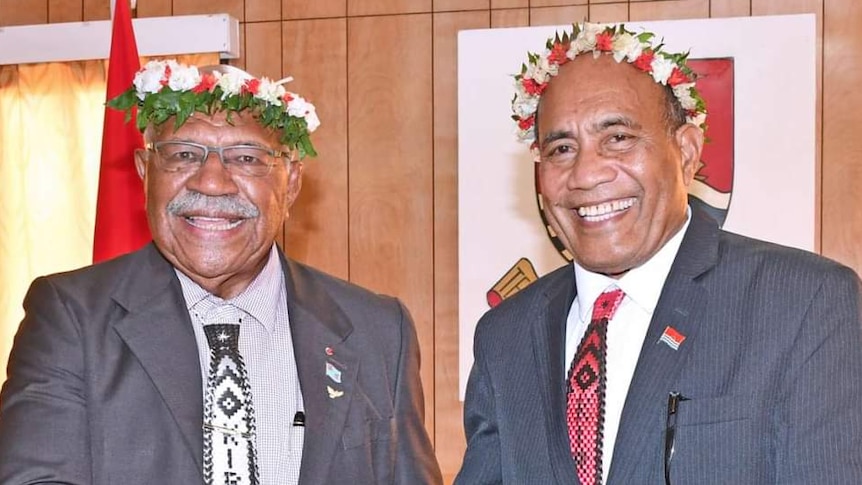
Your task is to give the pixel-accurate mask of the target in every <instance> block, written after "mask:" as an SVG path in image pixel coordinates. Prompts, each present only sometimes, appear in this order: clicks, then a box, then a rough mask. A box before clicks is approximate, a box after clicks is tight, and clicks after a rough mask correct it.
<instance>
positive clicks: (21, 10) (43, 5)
mask: <svg viewBox="0 0 862 485" xmlns="http://www.w3.org/2000/svg"><path fill="white" fill-rule="evenodd" d="M46 23H48V0H2V1H0V26H8V25H29V24H46Z"/></svg>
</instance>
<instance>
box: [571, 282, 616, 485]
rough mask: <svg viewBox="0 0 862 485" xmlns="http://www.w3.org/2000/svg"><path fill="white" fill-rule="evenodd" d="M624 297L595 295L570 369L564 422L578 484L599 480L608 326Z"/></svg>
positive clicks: (612, 292)
mask: <svg viewBox="0 0 862 485" xmlns="http://www.w3.org/2000/svg"><path fill="white" fill-rule="evenodd" d="M624 296H625V294H624V293H623V291H622V290H620V289H615V290H610V291H606V292H604V293H602V294H601V295H599V297H598V298H596V303H595V305H594V306H593V316H592V320H591V321H590V324H589V325H588V326H587V331H586V332H584V338H583V339H581V344H580V345H579V346H578V351H577V353H576V354H575V358H574V359H572V367H571V368H570V369H569V379H568V381H569V383H568V393H567V404H566V424H567V425H568V428H569V444H570V446H571V449H572V457H573V458H574V459H575V465H576V467H577V472H578V480H580V483H581V485H600V484H601V483H602V428H603V425H604V422H605V387H606V386H605V384H606V383H605V381H606V379H607V373H606V369H605V362H606V357H607V355H606V354H607V348H608V343H607V329H608V326H607V325H608V320H610V319H611V318H613V316H614V312H616V310H617V307H619V306H620V302H622V301H623V297H624Z"/></svg>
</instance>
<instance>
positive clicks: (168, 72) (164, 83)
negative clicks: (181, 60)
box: [159, 65, 171, 86]
mask: <svg viewBox="0 0 862 485" xmlns="http://www.w3.org/2000/svg"><path fill="white" fill-rule="evenodd" d="M170 81H171V66H170V65H165V75H164V76H162V80H161V81H159V82H160V83H161V85H162V86H167V85H168V83H170Z"/></svg>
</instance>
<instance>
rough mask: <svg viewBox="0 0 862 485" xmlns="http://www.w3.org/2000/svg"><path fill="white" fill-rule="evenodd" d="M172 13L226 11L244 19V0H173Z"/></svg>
mask: <svg viewBox="0 0 862 485" xmlns="http://www.w3.org/2000/svg"><path fill="white" fill-rule="evenodd" d="M143 1H146V0H143ZM173 2H174V3H173V15H196V14H207V13H227V14H230V15H232V16H234V17H236V18H238V19H239V20H240V22H242V21H245V5H244V2H238V1H236V0H173Z"/></svg>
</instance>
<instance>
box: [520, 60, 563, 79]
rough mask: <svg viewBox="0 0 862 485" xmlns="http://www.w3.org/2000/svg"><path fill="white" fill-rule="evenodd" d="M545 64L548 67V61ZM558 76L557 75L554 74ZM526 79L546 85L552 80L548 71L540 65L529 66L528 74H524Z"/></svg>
mask: <svg viewBox="0 0 862 485" xmlns="http://www.w3.org/2000/svg"><path fill="white" fill-rule="evenodd" d="M545 64H546V65H547V60H545ZM554 75H555V76H556V74H554ZM524 77H525V78H527V79H532V80H534V81H536V82H537V83H539V84H544V83H546V82H548V80H549V79H550V78H551V76H550V74H549V73H548V70H547V69H544V68H543V67H542V66H541V65H539V64H530V65H529V66H527V72H525V73H524Z"/></svg>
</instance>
